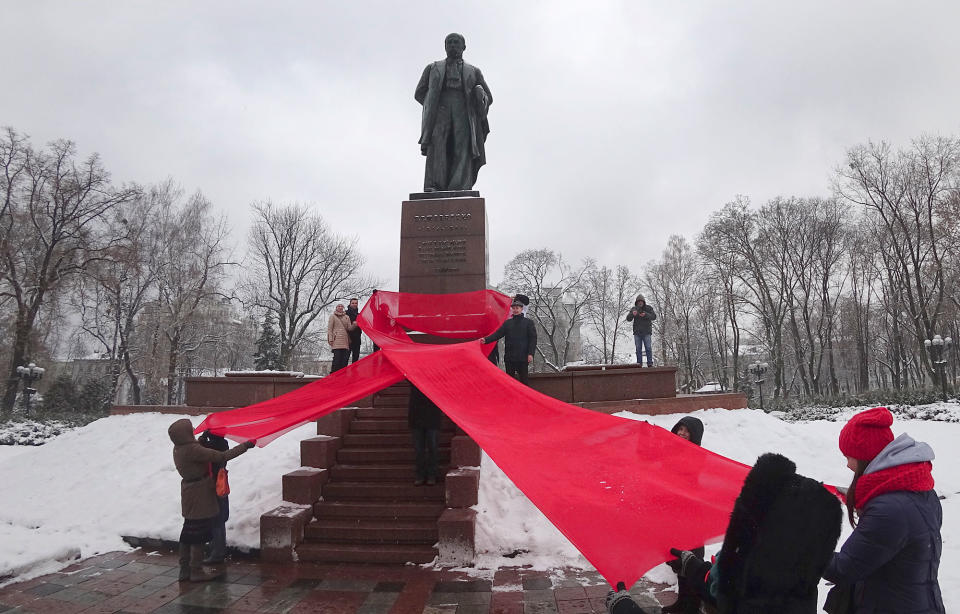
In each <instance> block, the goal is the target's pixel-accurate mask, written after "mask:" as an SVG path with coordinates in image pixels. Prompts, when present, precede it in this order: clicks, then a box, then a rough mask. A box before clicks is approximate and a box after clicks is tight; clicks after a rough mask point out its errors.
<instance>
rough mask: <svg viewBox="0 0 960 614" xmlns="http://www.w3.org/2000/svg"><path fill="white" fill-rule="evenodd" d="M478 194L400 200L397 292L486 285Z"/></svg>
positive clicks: (483, 226) (483, 220) (482, 217)
mask: <svg viewBox="0 0 960 614" xmlns="http://www.w3.org/2000/svg"><path fill="white" fill-rule="evenodd" d="M486 226H487V224H486V213H485V211H484V201H483V199H482V198H450V199H435V200H418V201H405V202H404V203H403V209H402V213H401V223H400V291H401V292H420V293H428V294H445V293H449V292H467V291H470V290H481V289H485V288H486V287H487V250H486V230H487V228H486Z"/></svg>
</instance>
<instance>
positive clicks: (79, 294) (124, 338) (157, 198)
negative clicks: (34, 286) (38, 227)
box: [72, 181, 175, 405]
mask: <svg viewBox="0 0 960 614" xmlns="http://www.w3.org/2000/svg"><path fill="white" fill-rule="evenodd" d="M174 189H175V187H174V186H173V183H172V182H171V181H166V182H164V183H162V184H159V185H156V186H151V187H150V188H148V189H146V190H143V191H141V192H140V194H139V195H138V197H137V198H135V199H133V200H132V201H130V202H129V203H126V204H125V205H124V206H121V207H118V208H117V209H115V210H114V211H112V212H111V215H110V216H108V219H107V220H106V221H105V224H106V232H107V233H109V234H110V235H111V236H112V237H114V242H113V245H111V247H110V248H109V249H107V250H106V251H105V253H104V257H103V259H102V260H99V261H97V262H95V263H93V265H92V266H90V267H89V268H88V269H87V270H86V271H85V272H84V274H83V275H81V276H79V278H78V280H77V284H76V288H75V291H74V295H73V299H72V305H73V307H74V309H75V310H76V312H77V313H78V314H79V316H80V328H81V329H82V330H83V331H84V332H85V333H87V334H88V335H89V336H90V337H92V338H93V339H94V340H95V341H96V342H97V344H98V345H99V346H100V347H101V348H102V350H103V351H104V353H105V354H107V355H108V356H109V357H110V360H111V361H112V365H111V370H110V373H111V380H110V386H109V389H110V396H111V398H112V399H114V400H116V396H117V390H118V388H119V384H120V374H121V372H123V373H124V374H125V376H126V378H127V381H128V383H129V384H130V391H131V397H132V398H131V399H130V401H131V402H132V403H133V404H135V405H139V404H140V403H141V391H140V378H139V377H138V376H137V374H136V372H135V370H134V364H133V361H134V356H135V355H136V353H137V348H136V346H134V345H131V344H132V341H133V339H134V328H135V324H136V321H137V317H138V316H139V314H140V313H141V311H142V310H143V308H144V306H145V305H146V304H147V302H148V301H150V300H155V294H156V272H157V271H156V270H155V268H154V267H153V266H151V264H152V260H153V258H154V255H155V254H154V249H155V247H156V246H157V245H158V242H157V241H156V237H155V234H154V233H155V231H156V228H157V227H156V226H155V223H154V222H155V221H156V219H155V210H156V203H158V202H167V201H169V195H168V193H169V192H170V191H171V190H174Z"/></svg>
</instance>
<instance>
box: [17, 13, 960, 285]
mask: <svg viewBox="0 0 960 614" xmlns="http://www.w3.org/2000/svg"><path fill="white" fill-rule="evenodd" d="M3 13H4V17H3V22H4V25H5V27H4V32H3V45H2V49H3V52H2V55H0V70H2V73H0V74H2V75H3V81H2V83H3V86H2V89H0V125H9V126H13V127H14V128H16V129H18V130H20V131H21V132H25V133H27V134H29V135H31V137H32V139H33V141H34V143H35V144H37V145H39V144H41V143H44V142H46V141H48V140H51V139H54V138H70V139H72V140H74V141H76V142H77V144H78V147H79V149H80V151H81V152H82V153H84V154H86V153H90V152H94V151H96V152H99V153H100V154H101V155H102V157H103V160H104V163H105V165H106V166H107V168H108V169H110V170H111V171H112V173H113V176H114V179H115V181H117V182H123V181H136V182H140V183H150V182H154V181H158V180H161V179H163V178H165V177H168V176H170V177H173V178H175V179H176V180H177V181H179V182H180V183H181V184H182V185H183V186H184V188H185V189H186V190H187V191H193V190H196V189H200V190H202V191H203V192H204V194H206V195H207V197H209V198H210V199H211V200H212V201H213V202H214V203H215V204H216V205H217V206H218V207H219V208H221V209H222V210H223V211H225V212H226V213H227V214H228V216H229V219H230V223H231V226H232V228H233V229H234V232H235V235H236V237H235V238H236V243H237V245H238V250H239V246H242V241H243V238H244V235H245V233H246V229H247V226H248V224H249V204H250V203H251V202H252V201H255V200H259V199H265V198H271V199H273V200H274V201H299V202H305V203H311V204H313V205H314V206H315V207H316V208H317V210H318V211H320V213H321V214H322V215H323V216H324V217H325V218H326V220H327V221H328V222H329V223H330V225H331V226H332V227H333V228H334V229H335V230H337V231H338V232H341V233H345V234H354V235H357V236H358V237H359V249H360V250H362V252H363V253H364V254H365V255H366V256H367V259H368V269H369V271H370V272H371V273H373V274H374V275H376V276H378V277H380V278H381V279H382V280H384V281H385V282H386V283H385V284H384V287H385V288H392V289H395V288H396V284H397V265H398V254H399V221H400V202H401V201H402V200H404V199H405V198H406V197H407V195H408V193H410V192H415V191H419V190H420V189H421V188H422V175H423V158H422V157H421V156H420V153H419V146H418V145H417V139H418V138H419V130H420V106H419V105H418V104H417V103H416V102H415V101H414V100H413V90H414V87H415V85H416V83H417V80H418V78H419V77H420V73H421V71H422V70H423V68H424V66H425V65H426V64H427V63H428V62H429V61H433V60H437V59H440V58H442V57H443V38H444V36H445V35H446V34H447V33H448V32H452V31H457V32H461V33H463V34H464V35H465V37H466V40H467V50H466V53H465V54H464V58H465V59H466V60H467V61H468V62H470V63H472V64H474V65H476V66H478V67H479V68H480V69H481V70H482V71H483V73H484V76H485V77H486V79H487V82H488V83H489V85H490V88H491V90H492V92H493V96H494V104H493V106H492V107H491V109H490V116H489V118H490V125H491V133H490V136H489V138H488V139H487V159H488V164H487V166H486V167H484V168H483V169H482V170H481V172H480V178H479V181H478V183H477V186H476V189H479V190H480V193H481V195H482V196H484V197H485V198H486V199H487V210H488V223H489V232H490V246H489V252H490V264H491V281H493V282H497V281H499V280H500V279H501V277H502V271H503V265H504V264H505V263H506V261H507V260H509V259H510V258H511V257H512V256H513V255H514V254H516V253H517V252H518V251H520V250H521V249H526V248H535V247H551V248H553V249H556V250H559V251H562V252H563V253H564V255H565V256H567V257H568V258H570V259H574V260H578V259H580V258H582V257H584V256H592V257H595V258H596V259H597V260H598V261H599V262H600V263H602V264H607V265H610V266H614V265H618V264H626V265H629V266H630V267H631V268H634V269H639V268H640V266H641V265H642V264H643V263H644V262H646V261H647V260H649V259H651V258H655V257H657V256H658V255H659V254H660V252H661V251H662V249H663V248H664V246H665V244H666V239H667V237H668V236H669V235H670V234H683V235H686V236H687V237H688V238H693V236H694V235H695V234H696V233H697V232H698V231H699V230H700V228H701V227H702V225H703V223H704V222H705V221H706V219H707V216H708V215H709V214H710V212H712V211H714V210H716V209H718V208H719V207H720V206H722V205H723V204H724V203H725V202H727V201H729V200H731V199H732V198H733V197H734V195H736V194H745V195H747V196H749V197H751V198H752V199H753V201H754V202H755V203H761V202H763V201H765V200H767V199H769V198H772V197H774V196H776V195H798V196H811V195H826V194H828V193H829V185H830V178H831V174H832V170H833V168H834V167H835V166H836V165H837V164H838V163H839V162H840V161H841V160H842V158H843V155H844V151H845V150H846V149H847V148H848V147H850V146H852V145H855V144H857V143H860V142H864V141H866V140H867V139H874V140H881V139H885V140H888V141H891V142H894V143H897V144H905V143H906V142H907V141H908V140H909V139H910V138H912V137H915V136H918V135H920V134H922V133H938V134H955V133H957V132H958V125H960V115H958V111H957V110H958V108H960V105H958V94H960V79H958V70H957V61H958V58H960V36H957V34H956V24H957V23H958V21H960V20H958V18H960V3H957V2H955V1H943V2H912V3H905V2H818V1H806V2H789V3H787V2H771V1H762V2H761V1H757V2H709V3H707V2H703V3H699V2H662V1H656V2H654V1H640V0H636V1H631V2H607V1H602V0H597V1H593V2H579V1H578V2H559V1H557V2H517V1H503V2H501V1H491V0H484V1H482V2H481V1H478V2H452V1H446V0H444V1H440V0H436V1H434V2H418V1H409V0H408V1H404V2H394V1H390V2H386V1H384V2H344V1H342V0H341V1H324V2H316V1H311V2H306V1H304V2H292V1H290V2H269V3H268V2H238V1H230V2H227V1H205V2H172V1H164V2H160V1H156V2H138V1H129V0H127V1H124V2H119V1H117V2H92V1H84V2H73V1H66V0H64V1H61V2H46V1H38V0H20V1H11V0H7V1H6V2H4V3H3Z"/></svg>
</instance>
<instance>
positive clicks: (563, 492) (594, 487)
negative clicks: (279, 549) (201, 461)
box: [197, 291, 749, 586]
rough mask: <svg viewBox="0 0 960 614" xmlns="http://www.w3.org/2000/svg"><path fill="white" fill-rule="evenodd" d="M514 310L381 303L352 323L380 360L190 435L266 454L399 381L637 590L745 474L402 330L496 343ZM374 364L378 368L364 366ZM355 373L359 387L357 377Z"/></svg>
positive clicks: (494, 300)
mask: <svg viewBox="0 0 960 614" xmlns="http://www.w3.org/2000/svg"><path fill="white" fill-rule="evenodd" d="M509 304H510V298H509V297H507V296H505V295H503V294H500V293H499V292H493V291H479V292H471V293H464V294H452V295H415V294H400V293H393V292H383V291H381V292H378V293H376V294H375V295H374V296H373V297H371V299H370V300H369V301H368V302H367V304H366V305H365V306H364V308H363V310H362V311H361V313H360V315H359V317H358V319H357V321H358V322H359V323H360V328H361V329H362V330H363V331H364V332H365V333H367V335H368V336H370V338H371V339H372V340H373V341H374V343H376V344H377V345H379V346H380V347H381V348H382V351H380V352H377V353H375V354H373V355H371V356H369V357H367V358H365V359H363V360H361V361H359V362H357V363H355V364H353V365H350V366H349V367H347V368H345V369H343V370H341V371H338V372H337V373H335V374H333V375H332V376H330V377H327V378H324V379H323V380H321V381H319V382H316V383H313V384H310V385H308V386H305V387H304V388H301V389H300V390H297V391H295V392H292V393H290V394H287V395H284V396H282V397H279V398H277V399H273V400H271V401H266V402H264V403H259V404H257V405H253V406H250V407H248V408H242V409H238V410H233V411H230V412H222V413H220V414H214V415H212V416H210V417H208V418H207V420H205V421H204V423H203V424H201V425H200V427H198V429H197V430H198V432H199V431H200V430H202V429H203V428H204V426H205V425H207V423H208V422H209V423H210V424H209V425H208V426H209V427H210V428H211V430H213V431H214V432H216V433H218V434H222V435H227V436H233V438H234V439H249V438H258V439H259V440H260V442H261V443H265V438H267V437H275V436H276V434H275V433H277V431H274V430H273V429H275V428H278V427H279V428H283V429H284V430H288V429H289V428H292V427H293V426H296V425H297V424H301V423H303V422H305V421H307V420H311V419H315V418H316V417H318V416H320V415H323V414H325V413H328V412H329V411H333V410H334V409H336V408H337V407H341V406H343V405H344V404H347V403H349V402H350V401H351V400H354V399H356V398H360V397H362V396H365V395H367V394H369V393H370V392H372V391H373V389H374V387H375V386H378V387H379V388H382V387H384V386H385V385H387V384H384V382H388V383H393V382H394V381H397V380H399V379H401V378H404V377H405V378H407V379H409V380H410V381H411V382H412V383H413V384H414V385H416V386H417V387H418V388H419V389H420V390H421V391H423V393H424V394H426V395H427V396H428V397H429V398H430V399H431V400H432V401H433V402H434V403H436V404H437V405H438V406H440V408H441V409H443V411H444V412H445V413H446V414H447V415H448V416H450V418H452V419H453V420H454V421H455V422H456V423H457V424H458V426H460V428H462V429H463V430H464V431H466V432H467V434H469V435H470V436H471V437H472V438H473V439H474V440H475V441H476V442H477V443H478V444H479V445H480V446H481V447H482V448H483V449H484V451H485V452H486V453H487V454H488V455H489V456H490V458H491V459H492V460H493V461H494V462H495V463H496V464H497V465H498V466H499V467H500V469H502V470H503V471H504V473H506V475H507V476H509V477H510V479H511V480H512V481H513V483H514V484H515V485H516V486H517V487H518V488H519V489H520V490H521V491H523V493H524V494H525V495H526V496H527V497H528V498H529V499H530V501H532V502H533V503H534V505H536V506H537V507H538V508H539V509H540V511H542V512H543V513H544V515H545V516H546V517H547V518H548V519H549V520H550V521H551V522H552V523H553V524H554V526H556V527H557V528H558V529H559V530H560V531H561V532H562V533H563V534H564V535H565V536H566V537H567V538H568V539H569V540H570V541H571V542H572V543H573V545H574V546H576V547H577V549H578V550H579V551H580V552H581V553H582V554H583V555H584V557H586V558H587V560H589V561H590V562H591V563H592V564H593V565H594V567H596V569H597V570H598V571H599V572H600V573H601V574H602V575H603V576H604V577H605V578H606V579H607V580H608V581H609V582H610V584H611V585H613V584H615V583H616V582H618V581H623V582H625V583H626V584H627V585H628V586H629V585H631V584H633V582H634V581H636V579H637V578H639V577H640V576H641V575H642V574H643V573H644V572H646V571H647V570H648V569H650V568H651V567H653V566H654V565H656V564H658V563H661V562H663V561H665V560H667V559H668V558H672V557H670V555H669V549H670V548H671V547H680V548H694V547H697V546H700V545H702V544H704V543H705V542H707V541H710V540H712V539H714V538H716V537H718V536H721V535H723V533H724V531H725V529H726V526H727V521H728V519H729V514H730V510H731V509H732V508H733V503H734V500H735V499H736V497H737V495H738V494H739V492H740V488H741V486H742V484H743V480H744V478H745V477H746V475H747V472H748V470H749V467H747V466H746V465H743V464H741V463H738V462H735V461H732V460H730V459H727V458H724V457H722V456H719V455H717V454H714V453H712V452H710V451H708V450H705V449H703V448H701V447H699V446H696V445H693V444H691V443H690V442H688V441H686V440H684V439H682V438H680V437H677V436H675V435H673V434H671V433H670V432H669V431H667V430H666V429H663V428H660V427H656V426H651V425H650V424H648V423H646V422H642V421H637V420H628V419H624V418H618V417H615V416H610V415H607V414H602V413H597V412H593V411H590V410H585V409H582V408H580V407H576V406H573V405H570V404H567V403H563V402H561V401H558V400H556V399H553V398H551V397H547V396H545V395H543V394H540V393H538V392H536V391H535V390H533V389H531V388H529V387H527V386H524V385H522V384H520V383H519V382H518V381H516V380H514V379H513V378H511V377H509V376H507V375H506V374H505V373H504V372H503V371H500V370H499V369H497V368H496V367H494V366H493V364H491V363H490V361H489V360H488V359H487V358H486V357H485V354H486V353H487V352H489V350H490V348H491V347H492V344H490V345H488V346H483V345H482V344H481V343H480V341H469V342H466V343H456V344H450V345H424V344H416V343H412V342H411V341H410V336H409V335H408V334H407V332H406V331H405V330H404V329H405V328H409V329H415V330H419V331H422V332H426V333H430V334H434V335H440V336H447V337H453V338H459V339H471V338H472V339H476V338H478V337H481V336H484V335H488V334H490V333H492V332H493V331H494V330H496V328H497V327H498V326H499V325H500V323H502V322H503V321H504V320H505V319H506V317H507V316H508V310H509ZM450 314H455V315H450ZM371 359H374V360H379V363H377V364H376V365H375V366H374V365H373V364H372V363H370V364H369V366H365V367H361V365H362V364H363V363H364V361H370V360H371ZM360 369H366V371H365V374H364V375H362V376H361V375H358V376H354V375H353V374H352V373H353V371H354V370H356V371H359V370H360ZM376 369H379V370H380V371H379V372H374V371H375V370H376ZM341 374H344V375H341ZM367 377H370V378H373V379H375V380H376V382H375V385H374V384H371V383H370V382H367V381H366V378H367ZM357 386H359V387H360V388H361V390H358V391H356V392H357V393H356V394H355V393H354V392H355V391H354V387H357ZM377 389H378V388H377ZM288 399H289V401H288ZM311 402H312V403H313V405H312V413H311V409H310V403H311ZM287 405H291V406H292V407H293V409H292V410H289V414H290V415H287V414H288V410H285V409H283V408H284V407H286V406H287ZM277 412H281V413H279V414H278V413H277ZM274 414H276V415H274ZM255 416H259V418H258V419H255ZM258 433H259V434H258Z"/></svg>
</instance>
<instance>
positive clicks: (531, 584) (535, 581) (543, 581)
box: [522, 578, 553, 591]
mask: <svg viewBox="0 0 960 614" xmlns="http://www.w3.org/2000/svg"><path fill="white" fill-rule="evenodd" d="M522 585H523V590H525V591H535V590H543V589H547V588H553V583H552V582H551V581H550V578H524V579H523V582H522Z"/></svg>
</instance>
